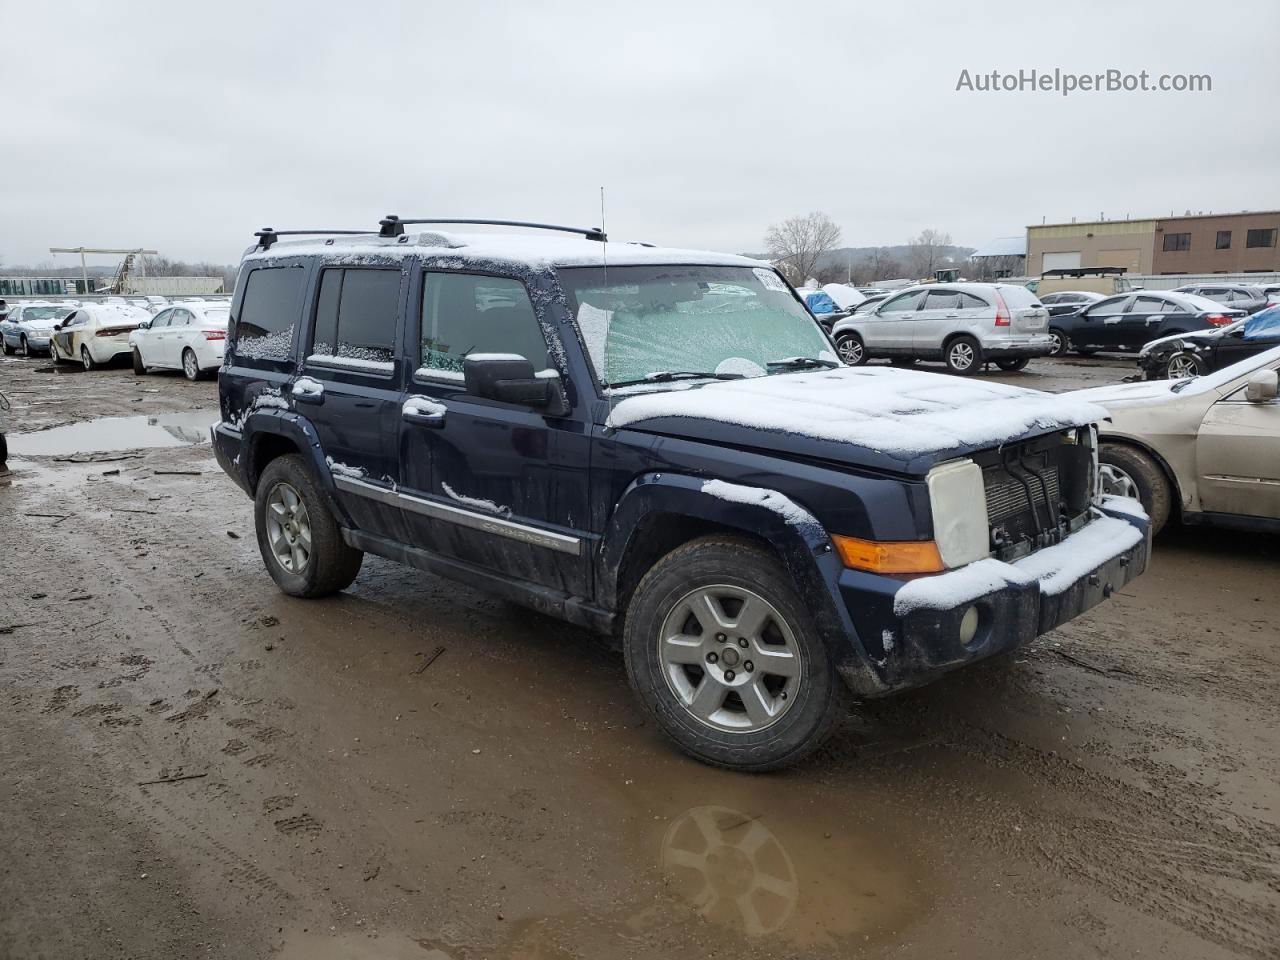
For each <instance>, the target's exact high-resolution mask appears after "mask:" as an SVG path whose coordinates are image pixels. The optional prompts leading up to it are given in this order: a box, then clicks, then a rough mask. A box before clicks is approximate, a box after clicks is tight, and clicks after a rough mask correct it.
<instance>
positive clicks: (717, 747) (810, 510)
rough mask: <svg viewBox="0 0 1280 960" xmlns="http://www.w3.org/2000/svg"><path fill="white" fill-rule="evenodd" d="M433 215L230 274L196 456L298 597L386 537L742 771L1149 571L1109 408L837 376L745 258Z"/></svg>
mask: <svg viewBox="0 0 1280 960" xmlns="http://www.w3.org/2000/svg"><path fill="white" fill-rule="evenodd" d="M424 222H435V221H401V220H398V219H397V218H394V217H388V218H386V219H385V220H384V221H382V224H381V227H380V230H379V231H378V232H376V233H368V234H358V235H354V236H348V235H335V236H325V237H321V238H316V239H303V240H282V239H280V234H281V233H283V231H281V232H280V233H277V232H276V231H271V230H264V231H263V232H262V233H261V234H259V237H260V242H259V244H258V245H257V246H255V247H254V248H252V249H250V250H249V251H248V252H247V253H246V255H245V257H244V260H243V263H242V265H241V270H240V276H239V280H238V282H237V285H236V292H235V298H234V301H233V304H232V311H231V313H232V316H231V323H230V329H229V331H228V341H227V350H226V359H225V362H224V365H223V368H222V371H221V375H220V378H219V388H220V390H219V392H220V403H221V415H222V420H221V421H220V422H219V423H218V424H216V425H215V427H214V428H213V441H214V449H215V451H216V454H217V457H218V461H219V463H220V464H221V465H222V467H223V469H224V470H226V472H227V473H228V474H230V476H231V477H232V478H233V479H234V480H235V481H236V482H237V483H238V484H239V485H240V486H241V487H242V488H243V489H244V490H245V492H246V493H248V494H249V495H250V496H251V497H253V499H254V509H255V517H256V525H257V535H258V543H259V546H260V548H261V552H262V557H263V562H264V563H265V564H266V567H267V569H268V571H269V572H270V573H271V576H272V577H273V578H274V579H275V581H276V582H277V584H279V586H280V588H281V589H282V590H283V591H284V592H286V593H288V594H291V595H294V596H300V597H317V596H323V595H325V594H330V593H333V592H335V591H338V590H342V589H343V588H345V587H346V586H348V585H349V584H350V583H351V582H352V581H353V580H354V579H355V577H356V575H357V573H358V572H359V570H360V565H361V560H362V559H363V556H364V554H365V553H374V554H377V555H379V556H382V557H388V558H391V559H393V560H398V561H401V562H404V563H408V564H412V565H413V566H416V567H419V568H421V569H424V570H428V571H431V572H433V573H437V574H440V575H442V576H446V577H452V578H455V579H457V580H460V581H463V582H465V583H468V584H471V585H473V586H477V587H480V588H483V589H485V590H490V591H492V592H494V593H496V594H498V595H500V596H503V597H506V598H507V599H509V600H512V601H515V602H518V603H522V604H526V605H528V606H529V607H532V608H533V609H535V610H539V611H542V612H544V613H547V614H551V615H553V616H557V617H562V618H564V619H566V620H569V621H571V622H573V623H576V624H580V625H583V626H585V627H589V628H591V629H594V630H597V631H600V632H602V633H608V634H613V635H615V636H618V637H620V638H621V642H622V646H623V650H624V654H625V661H626V666H627V673H628V676H629V678H630V681H631V683H632V685H633V687H634V689H635V690H636V692H637V694H638V695H639V697H640V699H641V700H642V701H643V703H644V704H645V706H646V707H647V708H648V710H649V711H650V712H651V713H652V715H653V716H654V717H655V718H656V720H657V721H658V723H659V724H660V726H661V727H662V729H663V730H664V731H666V732H667V733H668V734H669V735H670V736H671V737H672V738H673V739H674V740H675V741H676V742H677V743H678V744H679V745H680V746H681V747H682V748H683V749H684V750H686V751H688V752H689V753H690V754H692V755H694V756H696V757H698V758H700V759H702V760H704V761H707V762H710V763H715V764H720V765H724V766H731V767H737V768H743V769H755V770H760V769H768V768H773V767H779V766H783V765H786V764H788V763H791V762H794V761H795V760H797V759H799V758H800V757H801V756H803V755H805V754H806V753H807V752H809V751H810V750H812V749H813V748H814V747H815V746H817V744H818V743H820V742H821V740H822V738H823V736H824V735H825V733H826V732H827V731H828V730H829V729H830V727H831V725H832V723H833V721H834V719H835V718H836V717H837V716H838V715H839V712H840V711H839V706H840V703H841V700H842V698H844V697H845V696H846V695H847V694H848V693H849V692H852V694H854V695H856V696H859V697H873V696H881V695H884V694H886V693H889V692H892V691H895V690H900V689H903V688H906V687H909V686H914V685H918V684H921V683H923V682H926V681H928V680H929V679H931V678H934V677H936V676H938V675H940V674H941V673H943V672H945V671H947V670H950V669H952V668H955V667H958V666H960V665H963V664H965V663H969V662H972V661H975V660H978V659H981V658H984V657H988V656H991V655H992V654H995V653H999V652H1002V651H1008V650H1011V649H1013V648H1015V647H1017V646H1018V645H1019V644H1022V643H1024V642H1026V641H1027V640H1029V639H1030V638H1032V637H1034V636H1036V635H1037V634H1039V633H1041V632H1043V631H1045V630H1049V629H1051V628H1053V627H1055V626H1057V625H1058V624H1060V623H1062V622H1064V621H1065V620H1068V619H1070V618H1072V617H1074V616H1076V615H1078V614H1080V613H1081V612H1083V611H1084V610H1087V609H1088V608H1090V607H1092V606H1094V605H1095V604H1097V603H1099V602H1100V601H1101V600H1102V599H1103V598H1105V597H1107V596H1109V595H1110V593H1111V592H1112V591H1113V590H1115V589H1118V588H1119V587H1121V586H1122V585H1124V584H1125V583H1127V582H1128V581H1129V580H1131V579H1132V578H1133V577H1135V576H1136V575H1137V574H1139V573H1140V572H1141V571H1142V570H1143V569H1144V567H1145V565H1146V561H1147V555H1148V548H1149V536H1148V533H1147V522H1146V518H1145V516H1144V515H1143V514H1142V511H1141V508H1140V507H1139V506H1137V504H1136V503H1134V502H1133V501H1128V500H1123V499H1118V498H1102V497H1100V496H1099V495H1098V493H1097V490H1098V484H1097V456H1096V431H1095V428H1094V427H1093V423H1094V422H1095V421H1096V420H1098V419H1100V418H1102V417H1103V416H1105V412H1104V411H1102V410H1101V409H1100V408H1098V407H1095V406H1092V405H1090V404H1086V403H1082V402H1078V401H1073V400H1070V399H1066V398H1061V397H1051V396H1048V395H1045V394H1040V393H1036V392H1033V391H1029V390H1022V389H1018V388H1014V387H1008V386H1003V385H1000V384H993V383H970V382H960V381H957V380H955V379H953V378H950V377H947V376H943V375H939V374H930V373H920V372H915V371H908V370H897V369H891V368H888V367H859V368H849V367H844V366H842V365H840V364H839V363H838V361H837V360H836V358H835V356H834V351H833V348H832V344H831V341H830V340H829V338H828V336H827V335H826V334H825V332H824V331H823V330H822V329H821V328H820V327H819V325H818V324H817V323H816V322H815V321H814V319H813V317H812V316H811V315H810V314H809V312H808V311H807V310H806V309H805V307H804V305H803V304H802V303H801V302H800V300H799V299H798V298H797V296H796V294H795V291H794V290H792V288H791V287H790V286H789V285H788V284H787V283H786V281H785V280H783V278H782V277H781V276H780V275H779V274H778V273H777V272H776V271H775V270H774V269H773V268H772V267H771V266H769V265H768V264H765V263H761V262H759V261H754V260H748V259H745V258H742V257H736V256H727V255H721V254H712V253H703V252H692V251H684V250H670V249H661V248H656V247H652V246H649V245H645V244H630V243H616V242H615V243H610V242H607V241H606V239H605V237H604V235H603V234H602V233H600V232H599V231H595V230H583V231H580V232H581V234H582V236H575V237H569V236H563V237H562V236H541V235H538V236H535V235H530V234H512V233H506V234H478V233H459V232H421V233H407V232H405V225H406V224H411V223H424Z"/></svg>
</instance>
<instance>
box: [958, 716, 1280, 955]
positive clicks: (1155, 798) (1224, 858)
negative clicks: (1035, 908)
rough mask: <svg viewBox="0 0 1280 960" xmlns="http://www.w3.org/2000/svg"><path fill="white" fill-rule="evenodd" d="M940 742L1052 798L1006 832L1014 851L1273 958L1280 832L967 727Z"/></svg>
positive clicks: (1279, 922)
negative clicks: (1046, 812) (1040, 812)
mask: <svg viewBox="0 0 1280 960" xmlns="http://www.w3.org/2000/svg"><path fill="white" fill-rule="evenodd" d="M941 745H943V746H945V747H947V748H949V749H951V750H954V751H957V752H959V753H962V754H964V755H967V756H969V757H972V758H974V759H977V760H980V761H982V762H983V763H984V764H987V765H988V766H992V767H998V768H1002V769H1010V770H1013V771H1016V772H1017V773H1019V774H1021V775H1024V776H1026V777H1027V778H1029V779H1031V780H1033V781H1035V782H1037V783H1038V784H1040V785H1042V786H1044V787H1048V788H1051V789H1052V790H1053V791H1054V792H1055V793H1056V795H1057V798H1058V802H1055V803H1054V805H1053V806H1054V810H1053V812H1052V815H1051V816H1048V817H1043V816H1034V815H1033V819H1034V823H1033V825H1032V826H1030V827H1029V828H1023V827H1018V828H1017V829H1015V830H1013V831H1011V832H1010V834H1007V835H1006V840H1007V839H1008V837H1009V836H1013V837H1017V838H1019V839H1018V840H1016V841H1012V843H1011V846H1012V847H1014V848H1015V849H1020V850H1021V852H1024V853H1025V852H1032V853H1033V854H1034V856H1035V858H1036V859H1038V860H1040V861H1041V862H1042V863H1043V864H1044V865H1046V866H1048V867H1049V868H1050V869H1051V870H1054V871H1055V872H1058V873H1060V874H1063V875H1066V876H1068V877H1072V878H1074V879H1077V880H1081V881H1084V882H1086V883H1088V884H1090V885H1091V886H1094V887H1097V888H1099V889H1101V890H1103V891H1105V892H1106V893H1107V894H1108V895H1109V896H1111V897H1112V899H1114V900H1116V901H1118V902H1120V903H1124V904H1125V905H1127V906H1130V907H1132V908H1134V909H1137V910H1140V911H1142V912H1144V913H1148V914H1151V915H1153V916H1156V917H1158V918H1160V919H1162V920H1166V921H1168V922H1170V923H1173V924H1175V925H1177V926H1179V927H1181V928H1183V929H1184V930H1187V931H1189V932H1191V933H1193V934H1195V935H1196V936H1199V937H1201V938H1203V939H1205V940H1208V941H1210V942H1213V943H1216V944H1218V945H1219V946H1223V947H1226V948H1227V949H1230V950H1234V951H1237V952H1239V953H1242V954H1244V955H1246V956H1251V957H1258V958H1272V957H1274V956H1275V947H1276V944H1277V943H1280V902H1278V901H1277V900H1276V897H1275V895H1276V894H1277V893H1280V829H1277V828H1276V827H1274V826H1272V825H1270V824H1267V823H1264V822H1261V821H1258V820H1252V819H1248V818H1245V817H1242V816H1239V815H1237V814H1232V813H1226V812H1223V811H1222V810H1220V809H1213V808H1210V807H1208V806H1206V805H1204V804H1203V803H1201V802H1199V801H1198V800H1197V799H1196V798H1195V797H1194V796H1188V795H1186V794H1182V793H1180V794H1177V795H1174V793H1173V792H1172V791H1168V792H1164V793H1152V792H1148V791H1144V790H1141V789H1139V788H1137V787H1134V786H1132V785H1130V784H1127V783H1125V782H1123V781H1121V780H1119V779H1116V778H1115V777H1110V776H1106V775H1105V774H1101V773H1096V772H1093V771H1090V770H1087V769H1086V768H1084V767H1082V766H1080V765H1079V764H1077V763H1074V762H1072V761H1071V760H1069V759H1067V758H1065V757H1063V756H1061V755H1058V754H1054V753H1049V752H1046V751H1043V750H1039V749H1037V748H1035V747H1033V746H1030V745H1029V744H1026V743H1024V742H1022V741H1020V740H1016V739H1014V738H1011V737H1008V736H1005V735H1004V734H1000V733H996V732H994V731H991V730H987V729H984V728H981V727H976V726H971V725H968V724H966V723H963V722H960V723H958V724H957V727H956V728H953V730H952V733H951V734H950V735H949V736H947V737H945V738H944V739H943V740H942V741H941ZM1063 800H1065V803H1063V802H1062V801H1063ZM1064 806H1065V807H1067V808H1068V809H1063V807H1064ZM1084 811H1097V812H1096V813H1086V812H1084ZM1006 816H1007V814H1006ZM1018 820H1019V821H1021V822H1025V820H1026V817H1025V816H1019V818H1018ZM1032 838H1034V839H1032ZM1218 881H1226V882H1225V883H1224V882H1218ZM1242 888H1243V889H1242Z"/></svg>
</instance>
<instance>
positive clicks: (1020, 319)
mask: <svg viewBox="0 0 1280 960" xmlns="http://www.w3.org/2000/svg"><path fill="white" fill-rule="evenodd" d="M1048 324H1049V311H1048V309H1046V308H1045V307H1044V305H1043V304H1041V303H1040V301H1039V300H1037V299H1036V297H1035V294H1033V293H1031V292H1030V291H1029V290H1027V288H1026V287H1022V286H1017V285H1014V284H1009V283H945V284H923V285H921V286H918V287H911V288H909V289H907V290H904V291H902V292H901V293H898V294H896V295H895V296H892V297H889V298H888V299H887V300H885V301H884V302H883V303H881V304H880V306H879V307H877V308H876V309H875V310H873V311H871V312H870V313H866V314H855V315H854V316H851V317H847V318H845V319H844V320H840V321H838V322H837V323H836V324H835V327H834V328H833V329H832V331H831V333H832V336H834V337H835V341H836V347H837V349H838V350H839V352H840V358H841V359H842V360H844V362H845V363H847V364H850V365H852V366H857V365H859V364H863V363H866V362H867V361H868V360H872V359H875V358H877V357H887V358H888V359H890V360H893V361H895V362H899V361H901V362H905V363H914V362H915V361H916V360H942V361H943V362H945V363H946V365H947V369H949V370H950V371H951V372H952V373H958V374H962V375H966V376H967V375H969V374H973V373H977V372H978V371H979V370H981V369H983V367H984V366H985V365H986V364H987V363H994V364H995V365H996V366H998V367H999V368H1000V369H1001V370H1021V369H1022V368H1023V367H1025V366H1026V365H1027V361H1029V360H1030V359H1031V358H1032V357H1045V356H1048V355H1049V354H1050V353H1052V352H1053V338H1052V337H1051V336H1050V335H1049V331H1048Z"/></svg>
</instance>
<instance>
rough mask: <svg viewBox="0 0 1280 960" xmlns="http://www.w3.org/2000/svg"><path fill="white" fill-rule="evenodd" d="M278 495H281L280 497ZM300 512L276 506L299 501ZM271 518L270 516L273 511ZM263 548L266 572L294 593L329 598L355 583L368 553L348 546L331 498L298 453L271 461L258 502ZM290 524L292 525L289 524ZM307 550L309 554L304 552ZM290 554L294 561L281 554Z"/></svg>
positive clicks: (255, 506) (256, 510) (257, 521)
mask: <svg viewBox="0 0 1280 960" xmlns="http://www.w3.org/2000/svg"><path fill="white" fill-rule="evenodd" d="M277 495H278V499H277ZM295 499H296V501H297V502H299V503H300V504H301V508H302V509H301V511H298V510H297V509H296V508H294V510H293V512H292V513H291V514H289V513H288V508H286V513H285V514H281V513H279V512H278V511H275V510H273V509H272V507H273V505H275V504H277V503H282V504H290V505H291V503H290V502H291V501H293V500H295ZM269 511H270V513H271V519H270V520H269V519H268V513H269ZM253 514H254V521H255V523H254V526H255V527H256V528H257V534H258V550H259V551H260V552H261V554H262V562H263V563H264V564H266V567H267V572H268V573H270V574H271V579H273V580H274V581H275V582H276V586H278V587H279V588H280V589H281V590H282V591H284V592H285V593H287V594H289V596H291V597H307V598H311V597H325V596H328V595H329V594H331V593H337V592H338V591H339V590H343V589H345V588H347V587H349V586H351V582H352V581H353V580H355V578H356V575H357V574H358V573H359V572H360V564H361V563H363V562H364V553H363V552H362V551H360V550H356V549H355V548H354V547H350V546H347V544H346V542H345V541H344V540H343V539H342V531H341V530H339V529H338V522H337V520H336V519H334V516H333V512H332V511H331V510H330V509H329V501H328V498H327V497H326V496H325V495H324V493H323V492H322V491H321V490H320V488H319V487H317V486H316V483H315V481H314V480H312V478H311V472H310V471H309V470H308V469H307V465H306V462H305V461H304V460H303V459H302V457H301V456H299V455H298V454H296V453H290V454H286V455H285V456H282V457H277V458H276V459H275V460H272V461H271V462H270V463H269V464H267V468H266V469H265V470H263V471H262V477H261V479H260V480H259V481H258V490H257V493H256V495H255V496H254V502H253ZM286 526H288V527H289V529H286ZM304 551H305V556H302V559H301V560H299V559H298V558H299V556H300V555H301V554H302V553H303V552H304ZM286 554H288V555H289V556H290V561H289V562H290V566H286V561H284V560H282V559H281V558H282V556H284V555H286Z"/></svg>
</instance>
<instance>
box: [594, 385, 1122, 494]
mask: <svg viewBox="0 0 1280 960" xmlns="http://www.w3.org/2000/svg"><path fill="white" fill-rule="evenodd" d="M1106 415H1107V414H1106V411H1105V410H1104V409H1102V408H1101V407H1099V406H1095V405H1094V404H1092V403H1090V402H1087V401H1085V400H1081V399H1078V398H1076V397H1075V396H1074V395H1073V396H1067V397H1063V396H1054V395H1052V394H1047V393H1041V392H1039V391H1036V390H1025V389H1022V388H1020V387H1009V386H1005V385H1004V384H999V383H987V382H978V381H972V380H969V381H966V380H959V379H957V378H955V377H951V376H947V375H944V374H936V373H924V372H920V371H914V370H895V369H891V368H885V367H841V368H839V369H835V370H822V371H813V372H806V373H789V374H776V375H774V376H770V377H755V378H751V379H746V380H725V381H717V382H713V383H708V384H705V385H704V386H701V387H696V388H694V389H691V390H678V391H662V392H655V393H646V394H640V395H636V396H630V397H626V398H624V399H622V400H620V401H618V402H617V404H616V406H614V408H613V410H612V411H611V412H610V415H609V419H608V424H609V425H610V426H611V427H616V428H622V427H627V428H630V429H634V430H643V431H646V432H650V433H660V434H665V435H668V436H677V437H690V438H694V439H699V440H707V441H709V442H712V443H721V444H731V445H734V446H746V447H755V448H759V449H765V450H771V451H779V450H784V449H785V450H786V451H787V452H788V453H791V454H794V455H798V456H802V457H812V458H815V459H824V460H834V461H838V462H843V463H850V464H854V465H859V466H868V467H875V468H882V469H889V470H895V471H899V472H905V473H914V474H919V473H924V472H926V471H927V470H928V468H929V466H931V465H932V464H934V463H937V462H939V461H941V460H948V459H951V458H954V457H957V456H962V455H964V454H967V453H972V452H974V451H977V450H983V449H988V448H991V447H997V446H1000V445H1001V444H1005V443H1010V442H1014V441H1018V440H1022V439H1026V438H1027V437H1032V436H1038V435H1040V434H1044V433H1049V432H1052V431H1055V430H1065V429H1067V428H1070V427H1077V426H1083V425H1084V424H1087V423H1093V422H1094V421H1097V420H1102V419H1104V418H1105V417H1106Z"/></svg>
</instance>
